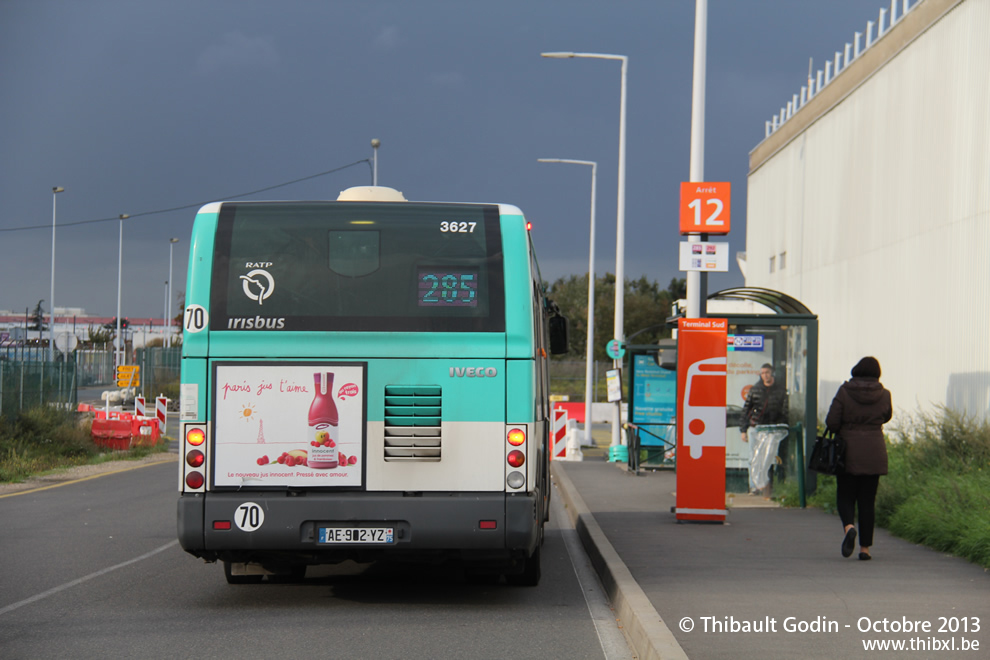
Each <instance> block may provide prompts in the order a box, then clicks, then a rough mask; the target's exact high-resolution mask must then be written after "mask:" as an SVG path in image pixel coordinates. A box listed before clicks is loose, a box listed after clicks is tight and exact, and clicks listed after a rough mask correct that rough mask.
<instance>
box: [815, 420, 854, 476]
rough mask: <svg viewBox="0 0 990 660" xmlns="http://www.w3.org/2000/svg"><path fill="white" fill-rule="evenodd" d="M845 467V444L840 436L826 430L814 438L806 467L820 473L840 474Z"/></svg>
mask: <svg viewBox="0 0 990 660" xmlns="http://www.w3.org/2000/svg"><path fill="white" fill-rule="evenodd" d="M845 467H846V445H845V443H844V442H842V438H841V437H840V436H838V435H835V434H833V433H832V431H829V430H826V431H825V433H824V434H822V435H820V436H818V437H817V438H815V446H814V447H813V448H812V449H811V458H810V459H809V460H808V469H810V470H814V471H815V472H821V473H822V474H842V472H844V471H845Z"/></svg>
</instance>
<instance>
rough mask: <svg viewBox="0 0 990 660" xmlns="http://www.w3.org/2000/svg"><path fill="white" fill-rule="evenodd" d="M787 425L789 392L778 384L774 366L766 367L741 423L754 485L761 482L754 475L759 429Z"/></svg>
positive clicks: (762, 367) (751, 392)
mask: <svg viewBox="0 0 990 660" xmlns="http://www.w3.org/2000/svg"><path fill="white" fill-rule="evenodd" d="M786 423H787V392H786V391H785V390H784V387H783V385H781V384H780V383H778V382H777V379H776V378H775V376H774V369H773V365H772V364H764V365H763V366H761V367H760V380H758V381H757V382H756V383H755V384H754V385H752V386H751V387H750V388H749V392H748V393H747V394H746V402H745V403H744V404H743V409H742V418H741V420H740V422H739V431H740V433H741V434H742V441H743V442H745V443H747V444H748V445H749V464H750V485H751V486H753V484H754V483H756V482H758V481H759V480H757V479H754V476H755V475H753V474H752V472H753V458H754V456H755V455H756V450H757V446H756V445H757V438H756V427H757V426H762V425H765V424H786ZM764 476H765V475H764ZM753 490H755V488H753Z"/></svg>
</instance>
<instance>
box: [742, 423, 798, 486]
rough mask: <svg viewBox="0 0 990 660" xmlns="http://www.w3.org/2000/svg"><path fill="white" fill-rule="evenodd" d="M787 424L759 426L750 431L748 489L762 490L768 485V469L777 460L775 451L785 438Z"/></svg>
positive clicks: (787, 430) (787, 429) (787, 431)
mask: <svg viewBox="0 0 990 660" xmlns="http://www.w3.org/2000/svg"><path fill="white" fill-rule="evenodd" d="M789 431H790V429H789V428H788V426H787V424H761V425H759V426H754V427H753V428H752V429H750V433H749V434H748V437H749V443H750V448H749V456H750V458H749V488H750V490H762V489H764V488H766V486H767V484H768V483H770V468H771V467H772V466H773V464H774V460H775V459H776V458H777V449H778V448H779V447H780V443H781V441H782V440H783V439H784V438H786V437H787V434H788V433H789Z"/></svg>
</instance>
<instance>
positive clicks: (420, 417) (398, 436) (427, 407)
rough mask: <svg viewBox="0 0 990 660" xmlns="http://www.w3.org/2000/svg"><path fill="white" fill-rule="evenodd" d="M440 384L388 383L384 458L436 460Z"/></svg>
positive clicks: (441, 442)
mask: <svg viewBox="0 0 990 660" xmlns="http://www.w3.org/2000/svg"><path fill="white" fill-rule="evenodd" d="M441 399H442V397H441V389H440V386H439V385H386V386H385V460H386V461H419V462H437V461H439V460H440V454H441V449H442V445H443V438H442V437H441V435H440V419H441V415H440V408H441V406H440V402H441Z"/></svg>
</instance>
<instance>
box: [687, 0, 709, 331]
mask: <svg viewBox="0 0 990 660" xmlns="http://www.w3.org/2000/svg"><path fill="white" fill-rule="evenodd" d="M707 51H708V0H695V11H694V74H693V78H692V85H691V162H690V164H689V172H688V180H689V181H704V180H705V79H706V60H707ZM701 240H702V237H701V236H700V235H699V234H689V235H688V243H700V242H701ZM705 240H707V239H705ZM707 288H708V273H702V272H699V271H690V270H689V271H688V272H687V291H686V292H685V293H686V296H687V314H686V316H687V318H700V317H703V316H707V315H708V312H707V310H706V307H707V305H706V302H705V299H706V298H707V297H708V291H707Z"/></svg>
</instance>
